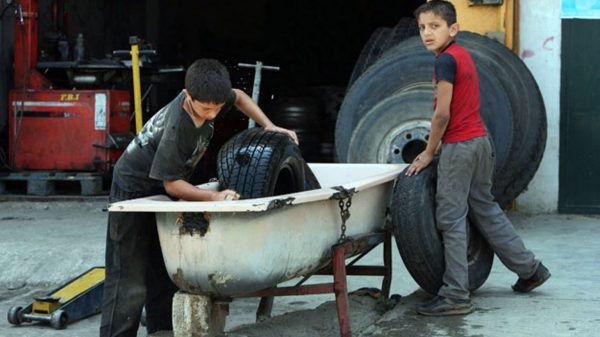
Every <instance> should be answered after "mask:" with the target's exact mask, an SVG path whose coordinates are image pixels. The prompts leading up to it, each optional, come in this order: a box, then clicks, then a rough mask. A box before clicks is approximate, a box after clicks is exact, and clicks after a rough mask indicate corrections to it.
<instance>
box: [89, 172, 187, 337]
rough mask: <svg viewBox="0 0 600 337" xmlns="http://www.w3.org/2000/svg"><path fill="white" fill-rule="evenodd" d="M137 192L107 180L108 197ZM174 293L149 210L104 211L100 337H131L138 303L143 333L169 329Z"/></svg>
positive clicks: (134, 195)
mask: <svg viewBox="0 0 600 337" xmlns="http://www.w3.org/2000/svg"><path fill="white" fill-rule="evenodd" d="M143 196H145V195H142V194H139V193H128V192H125V191H122V190H121V189H119V187H118V186H117V185H116V184H115V183H113V185H112V187H111V193H110V199H109V200H110V202H111V203H113V202H117V201H122V200H128V199H134V198H140V197H143ZM176 291H177V288H176V287H175V285H174V284H173V283H172V282H171V279H170V278H169V275H168V274H167V271H166V269H165V263H164V260H163V257H162V251H161V249H160V243H159V241H158V234H157V231H156V217H155V215H154V213H133V212H132V213H128V212H111V213H109V216H108V232H107V235H106V280H105V283H104V298H103V301H102V320H101V323H100V337H117V336H118V337H130V336H131V337H135V336H136V335H137V329H138V326H139V323H140V317H141V313H142V308H143V307H144V305H145V306H146V328H147V330H148V333H149V334H150V333H153V332H156V331H160V330H172V329H173V327H172V322H171V320H172V319H171V318H172V301H173V295H174V294H175V292H176Z"/></svg>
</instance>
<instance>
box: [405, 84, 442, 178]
mask: <svg viewBox="0 0 600 337" xmlns="http://www.w3.org/2000/svg"><path fill="white" fill-rule="evenodd" d="M452 89H453V85H452V83H450V82H448V81H439V82H438V83H437V106H436V109H435V111H434V113H433V117H432V118H431V132H430V133H429V140H428V141H427V147H426V148H425V151H423V152H421V153H420V154H419V155H418V156H417V157H416V158H415V160H414V161H413V162H412V164H411V165H410V167H409V168H408V171H406V175H407V176H412V175H413V174H419V172H421V170H423V169H424V168H426V167H427V166H428V165H429V164H430V163H431V161H432V160H433V155H434V154H435V152H436V149H437V148H438V146H439V144H440V143H441V141H442V136H443V135H444V133H445V132H446V127H447V126H448V122H449V121H450V103H451V102H452Z"/></svg>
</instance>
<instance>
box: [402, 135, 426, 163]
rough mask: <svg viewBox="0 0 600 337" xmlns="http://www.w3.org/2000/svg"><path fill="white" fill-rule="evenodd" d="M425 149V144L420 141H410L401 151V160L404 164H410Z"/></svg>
mask: <svg viewBox="0 0 600 337" xmlns="http://www.w3.org/2000/svg"><path fill="white" fill-rule="evenodd" d="M426 147H427V142H424V141H422V140H412V141H410V142H408V143H406V145H405V146H404V148H403V149H402V160H403V161H404V162H405V163H412V162H413V160H415V158H416V157H417V156H418V155H419V154H420V153H421V152H423V151H425V148H426Z"/></svg>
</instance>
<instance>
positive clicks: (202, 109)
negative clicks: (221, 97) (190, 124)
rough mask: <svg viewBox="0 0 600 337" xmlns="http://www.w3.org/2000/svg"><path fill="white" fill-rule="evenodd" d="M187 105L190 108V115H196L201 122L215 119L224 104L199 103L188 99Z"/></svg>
mask: <svg viewBox="0 0 600 337" xmlns="http://www.w3.org/2000/svg"><path fill="white" fill-rule="evenodd" d="M188 100H189V104H190V106H191V107H192V109H191V110H192V113H193V114H194V115H196V117H198V118H201V119H203V120H207V121H212V120H213V119H215V118H217V115H218V114H219V112H220V111H221V108H223V105H225V103H215V102H201V101H197V100H195V99H192V98H191V97H190V98H188Z"/></svg>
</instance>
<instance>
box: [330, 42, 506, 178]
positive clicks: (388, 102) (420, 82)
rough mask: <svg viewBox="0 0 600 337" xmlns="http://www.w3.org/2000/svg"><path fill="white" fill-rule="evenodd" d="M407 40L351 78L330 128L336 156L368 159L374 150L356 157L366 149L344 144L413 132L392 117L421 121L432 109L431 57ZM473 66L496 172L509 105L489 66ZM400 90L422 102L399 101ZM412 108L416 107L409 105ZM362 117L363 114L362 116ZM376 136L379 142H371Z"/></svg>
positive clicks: (396, 160) (348, 159)
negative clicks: (335, 120) (333, 131)
mask: <svg viewBox="0 0 600 337" xmlns="http://www.w3.org/2000/svg"><path fill="white" fill-rule="evenodd" d="M412 40H413V39H412V38H411V39H409V40H407V41H405V42H403V43H401V44H400V45H398V46H396V47H394V48H393V49H392V50H390V51H388V52H387V53H386V54H385V55H384V56H382V58H381V59H380V60H379V61H378V62H377V63H375V64H374V65H373V66H372V67H371V68H369V70H367V71H366V72H365V73H364V74H363V75H362V76H361V77H360V78H359V79H358V80H357V82H356V83H355V84H354V86H352V88H351V89H350V91H349V92H348V93H347V94H346V97H345V99H344V102H343V104H342V107H341V109H340V113H339V115H338V120H337V123H336V134H335V136H336V139H335V142H336V143H335V146H336V150H337V155H338V160H339V161H340V162H374V160H373V157H372V155H373V154H374V152H372V153H371V154H370V155H369V156H368V157H361V155H362V153H365V154H367V152H368V151H367V152H359V153H358V154H357V153H355V151H356V147H354V146H353V148H352V150H350V146H351V144H354V145H360V143H361V142H365V144H363V145H368V146H370V147H381V146H383V145H382V144H383V143H381V138H382V137H387V139H388V140H389V139H393V138H398V137H402V136H405V135H406V134H410V135H412V134H413V133H410V132H408V131H410V128H407V127H405V126H403V125H400V124H394V123H404V122H406V123H412V122H414V121H415V120H414V118H416V119H417V120H420V121H423V122H425V121H431V116H432V114H433V87H432V84H431V72H432V71H433V64H434V61H435V58H434V56H433V55H432V54H431V53H430V52H428V51H427V50H426V49H425V48H406V46H405V44H406V43H408V42H409V41H412ZM478 72H479V85H480V88H481V112H482V118H483V120H484V122H485V124H486V125H487V127H488V129H489V130H490V134H491V136H492V138H493V140H494V143H495V144H496V152H497V156H496V172H497V173H498V172H501V171H502V168H503V166H504V164H505V163H506V160H507V158H508V156H509V153H510V146H511V140H512V138H513V137H512V136H513V127H512V122H511V121H512V116H511V114H512V110H511V107H510V105H509V101H508V99H507V97H506V94H505V92H504V90H503V88H502V85H501V84H500V82H499V81H498V80H497V79H496V78H495V76H494V75H493V73H492V71H491V70H490V69H488V68H487V67H486V66H485V65H480V66H478ZM423 90H428V91H429V93H430V94H429V97H427V96H426V95H422V94H420V93H422V92H423ZM405 92H412V94H414V95H418V97H420V98H421V99H422V100H423V102H422V103H419V104H416V103H415V104H412V105H403V102H401V101H398V100H397V99H394V98H393V97H397V98H398V97H403V96H401V95H402V94H404V93H405ZM404 97H405V96H404ZM413 108H418V109H419V110H418V111H414V110H412V109H413ZM396 114H398V115H399V116H396ZM415 116H417V117H415ZM363 118H366V119H367V120H366V121H363ZM375 124H381V125H382V126H383V127H384V129H380V128H379V126H374V125H375ZM413 124H414V123H413ZM389 128H392V129H393V130H390V129H389ZM399 130H400V131H402V132H399ZM404 131H406V133H404ZM390 132H391V133H390ZM394 132H397V134H394ZM398 132H399V133H398ZM416 133H418V132H415V134H416ZM377 142H380V143H379V144H375V143H377ZM398 142H400V143H402V141H400V140H397V141H396V143H398ZM385 144H389V142H387V143H385ZM390 150H391V149H390ZM400 150H401V151H402V149H400ZM381 151H385V150H380V152H381ZM400 159H401V158H399V157H398V158H390V159H389V160H380V161H376V162H384V163H385V162H393V163H408V162H407V161H403V160H400Z"/></svg>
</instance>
